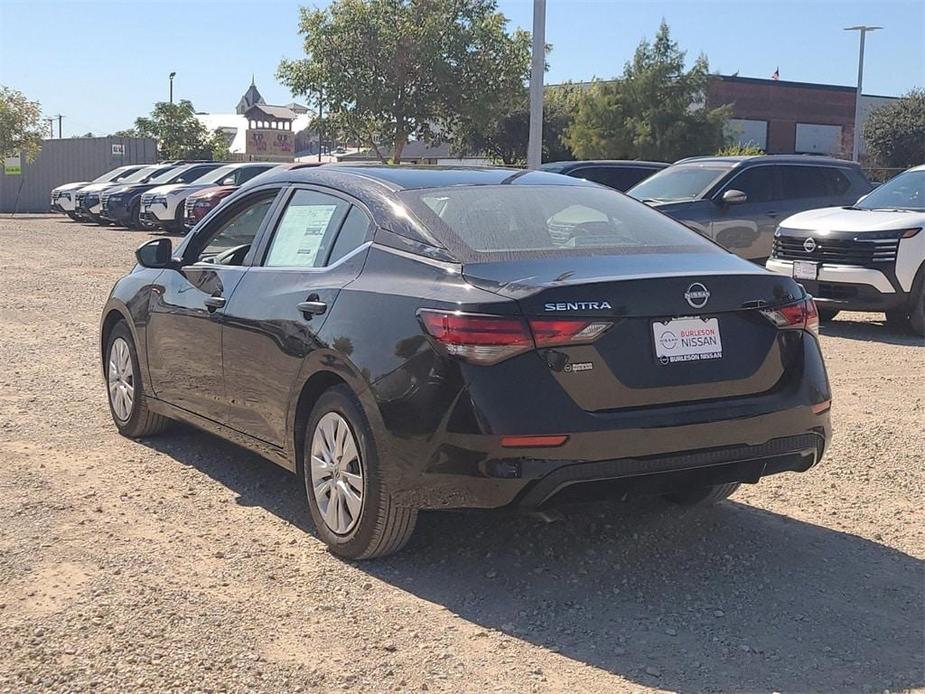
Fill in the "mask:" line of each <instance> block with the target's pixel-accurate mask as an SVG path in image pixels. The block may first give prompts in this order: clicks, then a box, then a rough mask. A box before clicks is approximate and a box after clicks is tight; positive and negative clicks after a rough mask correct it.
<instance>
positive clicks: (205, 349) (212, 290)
mask: <svg viewBox="0 0 925 694" xmlns="http://www.w3.org/2000/svg"><path fill="white" fill-rule="evenodd" d="M278 193H279V190H278V189H271V190H264V191H261V192H258V193H255V194H254V195H252V196H248V197H246V198H244V199H242V200H241V201H239V202H237V203H235V204H234V205H232V206H230V207H229V209H228V210H227V211H226V212H225V213H224V214H221V215H219V216H217V217H216V218H215V219H213V220H212V221H211V222H210V223H209V224H208V225H207V226H206V227H203V228H202V229H201V230H200V231H199V232H198V233H197V234H196V235H195V236H194V237H193V238H192V239H191V240H190V242H189V243H188V244H187V245H186V248H185V250H184V253H183V265H182V267H181V268H180V269H179V270H166V271H165V272H163V273H162V274H161V276H160V278H159V286H157V287H156V288H155V289H154V292H153V294H152V303H151V307H150V314H149V322H148V326H147V332H146V334H147V350H148V364H149V369H150V373H151V384H152V388H153V390H154V394H155V395H156V397H158V398H159V399H161V400H165V401H167V402H169V403H171V404H172V405H176V406H177V407H182V408H183V409H186V410H189V411H191V412H195V413H196V414H199V415H201V416H203V417H208V418H210V419H216V420H219V419H221V417H222V415H223V413H224V410H225V402H226V400H225V390H224V379H223V375H222V315H223V310H224V306H225V304H227V302H228V300H229V299H230V298H231V296H232V295H233V293H234V291H235V288H236V287H237V286H238V284H239V283H240V281H241V278H242V277H243V276H244V274H245V272H246V269H247V266H248V265H249V264H250V259H251V257H252V255H253V254H252V253H251V252H250V251H251V244H252V243H253V241H254V238H255V237H256V235H257V232H258V231H259V230H260V228H261V226H262V225H263V223H264V221H265V220H266V218H267V217H268V213H269V211H270V208H271V206H272V205H273V203H274V200H275V199H276V196H277V195H278Z"/></svg>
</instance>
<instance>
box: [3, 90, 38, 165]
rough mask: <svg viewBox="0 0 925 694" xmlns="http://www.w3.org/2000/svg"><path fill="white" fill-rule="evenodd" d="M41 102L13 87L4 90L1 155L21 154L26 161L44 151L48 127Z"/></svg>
mask: <svg viewBox="0 0 925 694" xmlns="http://www.w3.org/2000/svg"><path fill="white" fill-rule="evenodd" d="M43 125H44V124H43V123H42V109H41V107H40V106H39V102H38V101H29V99H27V98H26V96H25V95H24V94H23V93H22V92H20V91H17V90H15V89H11V88H10V87H0V156H4V157H9V156H14V155H15V154H18V153H21V154H22V156H23V157H24V158H25V159H26V161H32V160H33V159H35V157H36V155H37V154H38V153H39V150H40V149H42V138H43V137H44V135H45V128H44V127H43Z"/></svg>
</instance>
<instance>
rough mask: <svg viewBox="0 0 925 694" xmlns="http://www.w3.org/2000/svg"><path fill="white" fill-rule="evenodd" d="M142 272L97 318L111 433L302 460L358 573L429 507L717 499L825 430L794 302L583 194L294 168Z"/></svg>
mask: <svg viewBox="0 0 925 694" xmlns="http://www.w3.org/2000/svg"><path fill="white" fill-rule="evenodd" d="M136 255H137V260H138V265H137V266H136V267H135V268H134V269H133V270H132V272H131V273H129V274H128V275H126V276H125V277H123V278H122V279H120V280H119V281H118V282H117V283H116V285H115V287H114V288H113V290H112V294H111V296H110V298H109V300H108V302H107V303H106V306H105V309H104V311H103V317H102V325H101V338H102V339H101V358H102V365H103V372H104V375H105V378H106V382H107V387H108V394H109V404H110V408H111V410H112V416H113V419H114V420H115V424H116V426H117V427H118V429H119V431H120V432H122V433H123V434H124V435H126V436H130V437H142V436H148V435H151V434H154V433H156V432H159V431H161V430H162V429H163V428H164V426H165V424H167V422H168V420H170V419H177V420H183V421H186V422H189V423H192V424H194V425H196V426H199V427H201V428H203V429H206V430H209V431H212V432H215V433H217V434H219V435H220V436H223V437H225V438H228V439H231V440H232V441H235V442H237V443H239V444H242V445H244V446H246V447H248V448H251V449H253V450H255V451H257V452H259V453H261V454H262V455H264V456H266V457H267V458H269V459H271V460H273V461H275V462H276V463H278V464H280V465H282V466H284V467H286V468H288V469H289V470H291V471H293V472H295V473H296V474H297V475H299V476H300V477H301V479H302V480H304V487H305V491H306V495H307V497H308V505H309V508H310V510H311V515H312V517H313V519H314V522H315V525H316V527H317V530H318V534H319V535H320V537H321V538H322V539H323V540H324V541H325V542H326V543H327V544H328V545H329V546H330V547H331V549H332V550H333V551H334V552H335V553H337V554H339V555H341V556H344V557H350V558H369V557H376V556H381V555H384V554H388V553H390V552H394V551H396V550H398V549H399V548H401V547H402V546H403V545H404V543H405V542H406V541H407V540H408V538H409V536H410V535H411V532H412V529H413V528H414V524H415V520H416V517H417V513H418V511H419V510H420V509H444V508H466V507H479V508H497V507H503V506H517V507H525V508H536V507H539V506H542V505H543V504H546V503H547V502H550V501H552V500H554V499H556V498H557V497H558V498H559V499H560V500H561V499H570V500H574V499H578V498H584V497H586V496H590V495H596V494H606V495H614V494H618V495H621V496H622V495H623V494H626V493H633V492H644V493H650V494H651V493H657V494H664V495H666V496H667V497H668V498H669V499H671V500H673V501H675V502H677V503H681V504H691V503H708V502H711V501H716V500H719V499H722V498H725V497H727V496H728V495H729V494H731V493H732V492H733V491H734V490H735V489H736V487H737V486H738V484H739V483H742V482H750V483H753V482H757V481H758V480H759V479H760V478H761V477H763V476H765V475H770V474H774V473H778V472H784V471H797V472H802V471H805V470H807V469H809V468H810V467H811V466H812V465H813V464H815V463H816V462H818V461H819V459H820V457H821V455H822V453H823V450H824V449H825V446H826V442H827V440H828V437H829V435H830V425H829V407H830V402H831V394H830V390H829V384H828V380H827V377H826V372H825V367H824V365H823V360H822V355H821V353H820V350H819V343H818V341H817V338H816V334H815V330H816V325H817V315H816V309H815V306H814V304H813V301H812V298H811V297H809V296H807V295H806V293H805V292H804V291H803V289H802V288H801V287H800V285H798V284H797V283H796V282H794V281H793V280H792V279H791V278H789V277H784V276H781V275H775V274H772V273H770V272H768V271H766V270H765V269H763V268H759V267H756V266H755V265H752V264H751V263H749V262H747V261H745V260H742V259H741V258H738V257H736V256H735V255H733V254H732V253H729V252H727V251H725V250H723V249H722V248H720V247H719V246H717V245H715V244H714V243H713V242H712V241H709V240H706V239H704V238H702V237H701V236H699V235H698V234H696V233H695V232H693V231H691V230H690V229H688V228H687V227H685V226H683V225H682V224H680V223H678V222H675V221H673V220H672V219H670V218H668V217H667V216H665V215H663V214H661V213H659V212H657V211H655V210H652V209H650V208H649V207H647V206H646V205H644V204H643V203H641V202H637V201H635V200H633V199H631V198H628V197H626V196H624V195H622V194H620V193H617V192H616V191H613V190H610V189H607V188H604V187H602V186H599V185H597V184H594V183H589V182H587V181H583V180H580V179H575V178H570V177H567V176H561V175H558V174H552V173H545V172H525V171H512V170H505V169H458V168H457V169H454V168H447V169H441V168H435V169H426V168H412V167H393V168H390V167H385V166H381V167H376V166H371V167H364V166H327V167H319V168H310V169H309V168H306V169H300V168H298V167H297V166H296V167H282V168H279V169H274V170H273V171H271V172H268V173H266V174H263V175H261V176H259V177H257V178H255V179H253V180H252V181H250V182H249V183H247V184H245V185H244V186H242V187H241V188H240V189H239V190H238V191H237V192H236V193H235V194H234V195H232V196H231V197H229V198H228V199H227V200H226V201H225V202H224V203H223V204H222V205H221V206H220V207H218V208H216V209H215V210H213V211H212V212H211V213H210V214H209V215H208V216H207V217H205V218H204V219H203V220H202V221H201V222H200V223H199V224H197V226H196V227H195V228H194V229H193V230H192V231H191V232H190V233H189V235H188V236H187V237H186V238H185V239H184V240H183V241H182V242H181V243H180V244H179V246H178V247H177V248H175V249H174V248H172V247H171V241H170V240H169V239H167V238H159V239H155V240H153V241H149V242H148V243H145V244H144V245H142V246H141V247H140V248H139V249H138V251H137V253H136Z"/></svg>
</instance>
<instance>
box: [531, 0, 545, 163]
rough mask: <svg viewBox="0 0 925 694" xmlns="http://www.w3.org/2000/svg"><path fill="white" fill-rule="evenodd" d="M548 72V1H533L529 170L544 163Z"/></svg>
mask: <svg viewBox="0 0 925 694" xmlns="http://www.w3.org/2000/svg"><path fill="white" fill-rule="evenodd" d="M545 71H546V0H533V61H532V63H531V66H530V140H529V142H528V143H527V168H528V169H538V168H539V167H540V164H542V163H543V76H544V73H545Z"/></svg>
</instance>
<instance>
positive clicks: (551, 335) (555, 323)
mask: <svg viewBox="0 0 925 694" xmlns="http://www.w3.org/2000/svg"><path fill="white" fill-rule="evenodd" d="M529 323H530V330H531V331H532V332H533V339H534V341H535V342H536V346H537V347H562V346H564V345H576V344H586V343H588V342H593V341H594V340H596V339H597V338H598V337H600V335H601V334H602V333H603V332H604V331H606V330H607V328H609V327H610V326H611V325H613V324H612V323H610V322H609V321H592V320H582V319H573V318H530V319H529Z"/></svg>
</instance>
